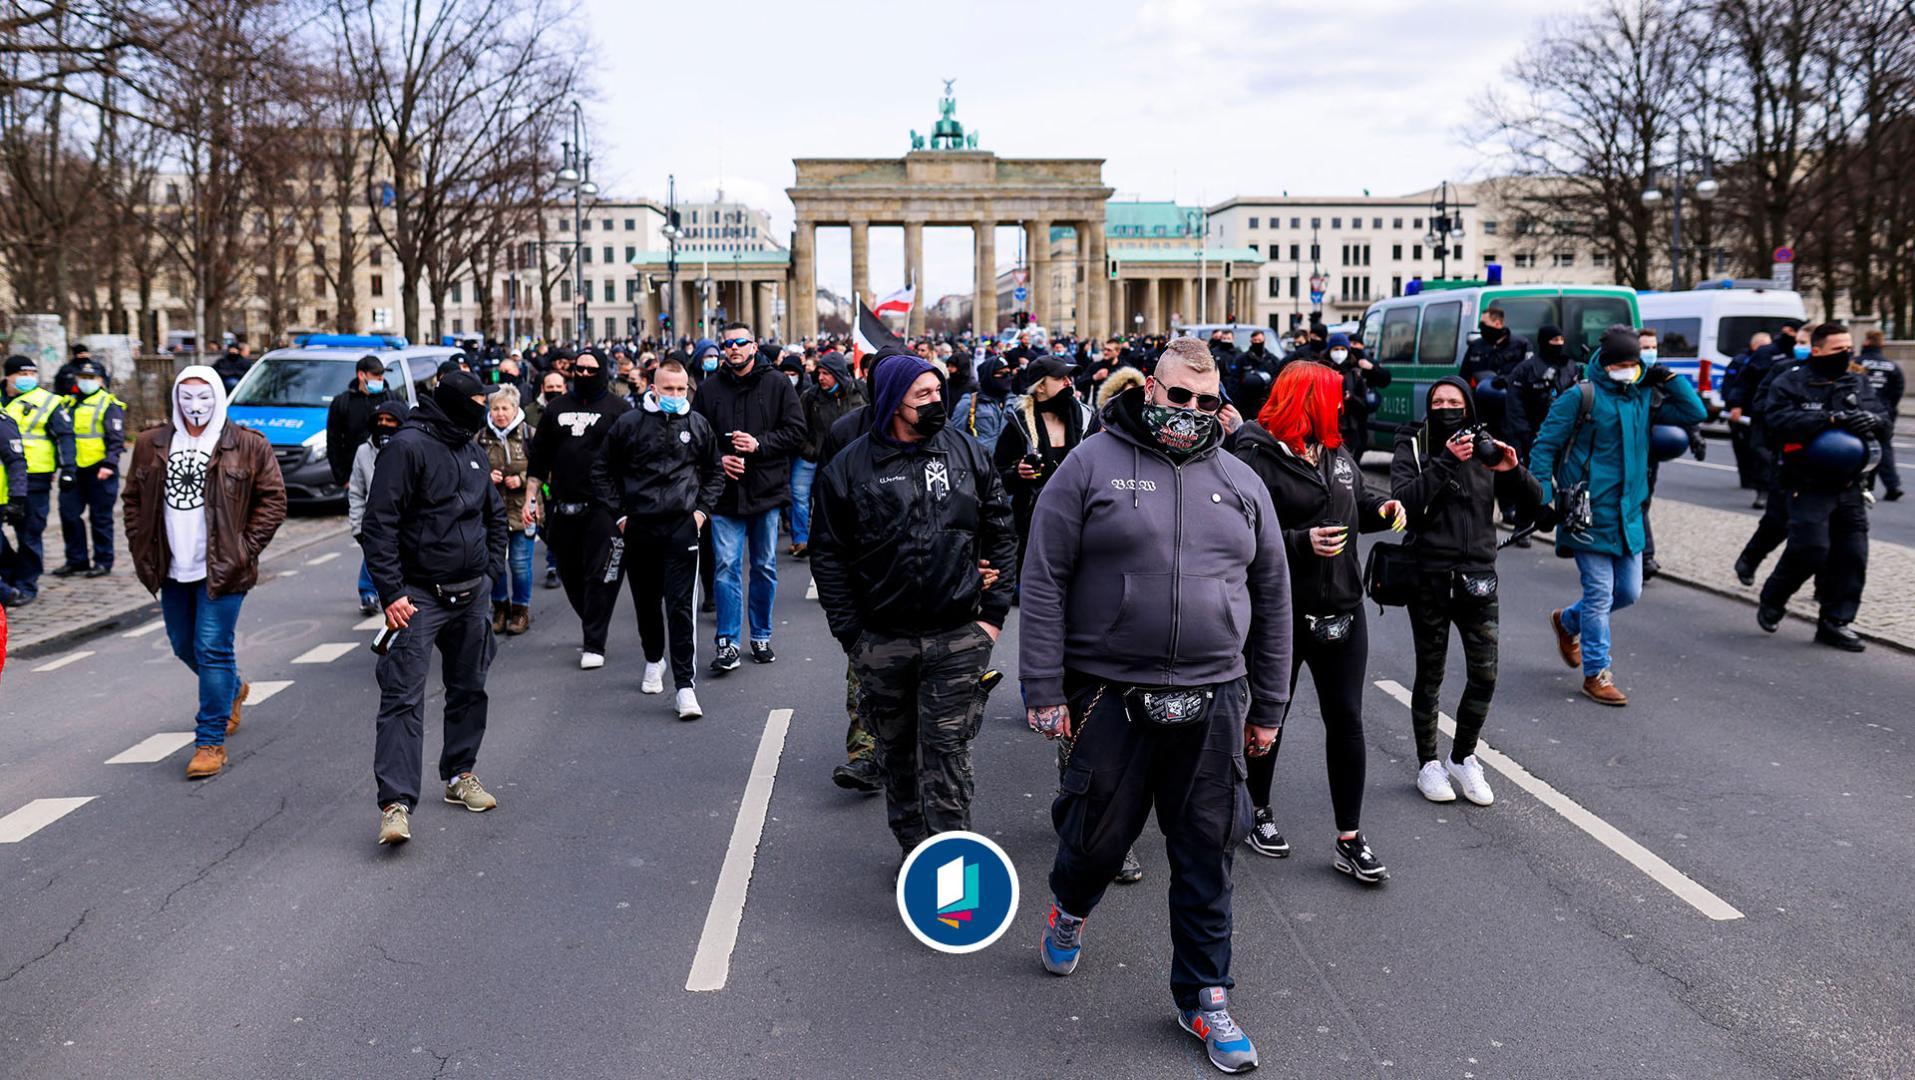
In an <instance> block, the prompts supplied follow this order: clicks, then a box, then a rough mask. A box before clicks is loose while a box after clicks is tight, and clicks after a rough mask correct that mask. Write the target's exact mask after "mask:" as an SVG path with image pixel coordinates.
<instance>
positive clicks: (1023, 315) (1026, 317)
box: [1012, 311, 1031, 330]
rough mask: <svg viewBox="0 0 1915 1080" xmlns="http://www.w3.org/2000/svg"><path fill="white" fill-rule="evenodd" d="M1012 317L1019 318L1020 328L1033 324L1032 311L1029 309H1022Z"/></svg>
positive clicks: (1018, 326)
mask: <svg viewBox="0 0 1915 1080" xmlns="http://www.w3.org/2000/svg"><path fill="white" fill-rule="evenodd" d="M1012 317H1013V318H1014V319H1016V320H1017V328H1018V329H1019V330H1022V329H1024V328H1025V327H1027V326H1029V325H1031V313H1030V312H1028V311H1020V312H1018V313H1017V314H1016V315H1014V316H1012Z"/></svg>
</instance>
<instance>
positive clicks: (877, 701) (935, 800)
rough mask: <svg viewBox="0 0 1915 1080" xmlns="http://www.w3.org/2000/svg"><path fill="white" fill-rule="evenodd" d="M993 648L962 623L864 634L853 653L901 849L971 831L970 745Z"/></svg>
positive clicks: (978, 630)
mask: <svg viewBox="0 0 1915 1080" xmlns="http://www.w3.org/2000/svg"><path fill="white" fill-rule="evenodd" d="M992 644H993V643H992V641H991V637H990V635H989V634H987V633H985V631H984V628H983V627H981V626H979V625H977V624H976V623H965V624H964V625H963V626H960V627H958V628H956V629H954V630H945V631H941V632H939V633H935V634H917V635H910V636H901V637H892V636H888V635H879V634H874V633H871V632H869V631H867V632H865V633H864V634H861V635H860V636H859V637H858V640H857V642H856V643H855V644H853V645H852V647H851V667H852V670H853V671H854V672H855V673H856V675H857V679H858V696H859V703H858V711H859V716H860V719H862V720H863V722H864V725H865V728H866V730H868V731H869V732H870V733H871V734H872V735H873V736H874V737H876V739H877V744H878V747H877V753H878V768H879V771H880V772H881V773H882V774H883V776H884V802H885V810H886V816H887V818H888V819H889V824H890V826H891V833H892V835H893V836H895V837H897V840H898V843H899V844H900V845H902V846H903V848H904V849H905V850H906V851H909V850H910V849H912V848H914V847H916V846H917V845H918V843H919V842H920V841H922V840H923V839H924V838H925V837H927V836H931V835H933V834H936V833H941V832H949V831H951V830H953V829H969V828H970V827H971V794H972V791H973V790H974V788H975V784H974V782H973V780H972V775H971V740H972V739H974V738H976V737H977V730H978V726H979V724H980V723H981V722H982V721H983V719H984V695H983V694H981V693H980V692H979V688H978V677H979V676H981V675H983V674H984V671H985V669H986V667H988V666H989V664H990V660H991V647H992Z"/></svg>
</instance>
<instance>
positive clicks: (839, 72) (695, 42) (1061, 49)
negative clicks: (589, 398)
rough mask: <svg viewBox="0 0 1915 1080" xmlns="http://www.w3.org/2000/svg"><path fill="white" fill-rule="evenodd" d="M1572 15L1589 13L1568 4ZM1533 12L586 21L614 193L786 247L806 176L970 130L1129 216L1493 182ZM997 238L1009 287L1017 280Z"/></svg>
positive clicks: (1004, 12) (836, 245)
mask: <svg viewBox="0 0 1915 1080" xmlns="http://www.w3.org/2000/svg"><path fill="white" fill-rule="evenodd" d="M1572 3H1573V0H1572ZM1563 6H1567V5H1562V6H1554V7H1552V6H1549V5H1545V4H1541V3H1537V2H1535V0H1475V2H1473V3H1471V4H1469V5H1467V6H1466V7H1462V8H1458V7H1455V6H1453V5H1448V4H1431V3H1427V2H1425V0H1340V2H1323V0H1312V2H1308V3H1301V2H1297V0H1262V2H1257V0H1095V2H1093V0H1070V2H1045V0H1040V2H1031V0H1019V2H1004V0H967V2H966V3H963V4H929V3H918V2H914V0H902V2H900V0H884V2H866V0H854V2H832V3H827V4H802V3H792V2H790V0H750V2H728V0H711V2H707V3H671V4H643V5H638V4H632V3H629V0H583V7H582V11H581V16H582V18H583V19H584V20H585V22H586V24H587V29H588V30H589V33H590V42H589V46H590V47H591V48H592V49H594V50H595V51H597V52H599V53H602V54H603V55H604V57H605V59H606V61H607V62H606V63H604V64H602V65H600V66H598V67H596V68H595V69H594V70H593V71H592V73H591V77H592V79H593V80H594V82H595V83H596V86H595V91H594V92H595V94H596V98H595V100H590V101H587V102H586V107H587V113H588V119H589V122H590V124H591V135H590V139H591V145H592V149H593V151H594V156H595V165H594V175H595V178H597V179H598V180H599V181H600V186H601V187H602V188H603V189H604V190H605V191H607V192H608V193H618V194H636V195H648V196H652V197H654V198H657V199H658V200H660V201H661V202H662V201H663V200H664V198H665V186H666V176H667V175H668V174H676V176H677V177H678V192H679V196H680V198H681V199H683V198H709V197H711V196H712V194H713V193H714V192H715V191H716V190H717V189H718V188H719V187H720V186H721V185H722V186H723V188H724V190H725V192H726V194H727V195H729V196H732V197H734V198H739V199H743V200H745V201H746V202H749V203H752V204H754V205H756V206H759V207H762V208H763V209H765V210H767V211H768V212H769V213H770V214H771V220H772V225H773V228H774V229H775V230H777V232H778V235H779V236H781V237H786V238H788V237H789V232H790V229H791V223H792V210H791V202H790V200H789V199H787V198H786V197H785V193H784V189H785V188H786V187H788V186H790V184H791V183H792V180H793V171H792V165H791V161H792V159H793V158H794V157H878V156H894V155H898V156H901V155H903V154H904V153H905V152H906V151H908V150H909V149H910V134H909V133H910V131H911V130H912V129H913V128H915V129H917V130H918V131H919V132H920V133H923V132H927V131H928V130H929V128H930V127H931V125H932V123H933V122H935V121H936V119H937V115H938V112H937V105H938V98H939V96H940V95H941V93H942V90H943V84H942V83H941V82H940V79H944V78H953V79H956V80H957V87H956V96H957V102H958V107H957V118H958V120H959V121H961V122H962V123H963V124H964V126H965V129H966V130H967V131H972V130H974V131H976V132H978V133H979V136H980V141H979V145H980V147H981V148H982V149H986V150H991V151H994V152H996V153H997V154H999V155H1001V156H1005V157H1101V158H1104V159H1105V164H1104V182H1105V183H1106V184H1108V185H1110V186H1111V187H1113V188H1115V189H1116V190H1117V195H1116V196H1115V197H1117V198H1142V199H1177V200H1179V201H1182V202H1184V203H1187V204H1192V205H1194V204H1197V203H1198V202H1200V201H1201V202H1206V203H1216V202H1219V201H1221V200H1223V199H1225V198H1228V197H1230V196H1233V195H1275V194H1280V193H1281V192H1283V191H1286V190H1287V191H1289V192H1290V193H1292V194H1297V195H1303V194H1360V193H1361V192H1362V190H1363V189H1364V188H1368V189H1370V190H1371V191H1372V192H1373V193H1375V194H1378V195H1393V194H1403V193H1406V192H1410V191H1415V190H1418V189H1421V188H1426V187H1429V186H1432V185H1434V184H1435V183H1436V182H1438V181H1440V180H1444V179H1451V180H1457V179H1466V178H1470V177H1472V176H1475V175H1479V174H1481V173H1482V172H1483V170H1484V162H1483V159H1482V157H1481V155H1480V154H1479V153H1478V152H1476V151H1475V150H1473V149H1472V148H1471V147H1470V146H1469V145H1467V141H1466V138H1465V135H1464V131H1465V129H1466V127H1467V125H1468V124H1469V123H1470V122H1471V121H1472V116H1471V111H1470V108H1469V106H1470V103H1471V102H1472V101H1473V100H1474V99H1475V98H1476V96H1477V95H1478V93H1479V92H1480V90H1481V89H1482V87H1483V86H1484V85H1486V83H1488V82H1489V81H1490V80H1494V79H1497V78H1500V77H1501V75H1502V72H1503V70H1504V68H1505V67H1506V65H1507V64H1508V62H1509V61H1510V60H1511V59H1512V58H1513V57H1514V56H1515V54H1516V53H1517V51H1518V50H1519V49H1520V48H1521V46H1522V44H1523V42H1524V41H1525V40H1526V39H1527V38H1528V37H1529V36H1530V35H1531V34H1532V33H1533V32H1534V30H1535V29H1536V25H1537V22H1538V20H1539V19H1540V18H1541V17H1542V16H1543V14H1545V13H1546V12H1548V11H1551V10H1557V11H1560V10H1562V9H1563ZM818 247H819V255H818V258H819V274H818V283H819V284H820V285H821V286H823V287H825V288H829V289H831V290H833V291H835V292H837V293H839V294H840V295H843V294H846V293H848V292H849V289H850V278H851V270H850V239H849V234H848V233H847V232H846V231H845V230H844V229H841V228H840V229H820V230H819V244H818ZM902 247H903V235H902V230H898V229H873V230H872V232H871V287H872V289H874V290H876V291H878V292H881V293H882V292H885V291H889V290H890V289H892V288H896V287H898V286H901V285H902V284H903V273H904V271H903V266H904V259H903V252H902ZM1016 252H1017V247H1016V234H1015V231H1014V230H1012V229H1008V228H1007V229H1002V230H1000V232H999V234H998V238H997V257H998V262H999V268H1000V269H1003V268H1005V267H1008V266H1009V265H1011V263H1012V261H1013V260H1014V259H1015V257H1016ZM971 256H972V248H971V236H970V232H969V230H959V229H927V230H926V231H925V277H926V281H925V282H924V286H925V289H924V291H925V293H926V294H927V297H926V298H927V299H928V300H935V299H936V298H937V297H939V296H940V295H943V294H944V293H950V292H969V291H970V288H971V281H972V269H971V264H972V258H971Z"/></svg>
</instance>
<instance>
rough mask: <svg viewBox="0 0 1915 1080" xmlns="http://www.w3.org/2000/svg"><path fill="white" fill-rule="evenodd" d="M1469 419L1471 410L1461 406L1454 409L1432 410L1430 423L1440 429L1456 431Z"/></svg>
mask: <svg viewBox="0 0 1915 1080" xmlns="http://www.w3.org/2000/svg"><path fill="white" fill-rule="evenodd" d="M1467 419H1469V410H1468V409H1465V408H1462V407H1460V406H1459V407H1457V408H1454V409H1431V410H1430V425H1431V426H1432V427H1434V428H1435V429H1436V430H1438V431H1455V430H1456V429H1457V428H1460V427H1462V426H1463V421H1464V420H1467Z"/></svg>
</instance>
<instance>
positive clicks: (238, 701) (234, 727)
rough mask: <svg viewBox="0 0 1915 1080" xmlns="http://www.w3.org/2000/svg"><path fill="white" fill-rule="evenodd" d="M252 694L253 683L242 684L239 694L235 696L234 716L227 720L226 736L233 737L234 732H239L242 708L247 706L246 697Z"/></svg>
mask: <svg viewBox="0 0 1915 1080" xmlns="http://www.w3.org/2000/svg"><path fill="white" fill-rule="evenodd" d="M252 692H253V684H252V683H249V682H242V683H240V684H239V693H237V694H234V695H233V712H232V715H231V716H228V717H227V718H226V734H228V735H231V734H232V733H233V732H235V731H238V730H239V713H240V706H242V705H244V704H246V695H247V694H250V693H252Z"/></svg>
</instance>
